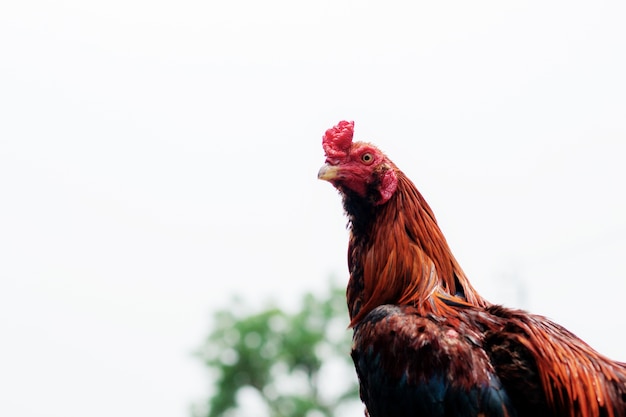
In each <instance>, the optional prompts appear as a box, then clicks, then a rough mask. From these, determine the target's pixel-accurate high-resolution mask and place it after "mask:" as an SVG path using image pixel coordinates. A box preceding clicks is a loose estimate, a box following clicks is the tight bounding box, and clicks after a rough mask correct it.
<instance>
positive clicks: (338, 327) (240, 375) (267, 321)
mask: <svg viewBox="0 0 626 417" xmlns="http://www.w3.org/2000/svg"><path fill="white" fill-rule="evenodd" d="M244 310H245V308H244V306H243V305H242V303H241V302H240V301H239V302H234V303H233V308H230V309H228V310H221V311H218V312H217V313H215V316H214V320H215V322H214V328H213V330H212V331H211V334H210V335H209V337H208V338H207V340H206V342H205V343H204V345H203V346H202V348H201V350H200V352H199V356H200V358H201V359H202V360H203V362H204V363H205V365H206V366H207V367H208V368H209V371H210V373H211V374H212V376H213V377H214V380H215V387H214V388H215V392H214V395H213V396H212V397H211V398H210V399H209V400H208V401H207V402H206V403H205V404H203V405H199V406H196V407H195V408H194V411H193V414H194V417H231V416H232V417H235V416H254V417H261V416H269V417H323V416H325V417H331V416H335V415H340V414H341V413H340V411H338V410H341V408H342V407H347V406H350V405H351V406H353V407H354V406H355V404H358V384H357V380H356V375H355V373H354V369H353V367H352V363H351V360H350V356H349V352H350V334H351V332H349V331H347V329H346V327H347V324H348V313H347V309H346V301H345V290H343V289H339V288H337V287H331V288H330V290H329V291H328V294H326V295H325V296H322V297H319V296H315V295H314V294H312V293H308V294H306V295H304V296H303V298H302V301H301V303H300V308H299V310H298V311H296V312H295V313H288V312H285V311H283V310H281V309H279V308H277V307H276V306H275V305H270V307H269V308H267V309H265V310H264V311H261V312H259V313H254V314H247V315H240V314H238V312H241V311H244ZM251 408H254V410H252V411H251V410H250V409H251Z"/></svg>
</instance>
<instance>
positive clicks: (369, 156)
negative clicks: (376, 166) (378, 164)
mask: <svg viewBox="0 0 626 417" xmlns="http://www.w3.org/2000/svg"><path fill="white" fill-rule="evenodd" d="M373 160H374V157H373V156H372V154H371V153H369V152H368V153H364V154H363V155H361V161H363V162H365V163H366V164H371V163H372V161H373Z"/></svg>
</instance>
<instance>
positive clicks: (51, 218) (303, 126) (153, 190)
mask: <svg viewBox="0 0 626 417" xmlns="http://www.w3.org/2000/svg"><path fill="white" fill-rule="evenodd" d="M624 21H626V3H624V2H622V1H618V0H616V1H606V2H600V1H587V2H573V1H567V2H550V3H549V4H548V2H544V1H536V2H521V1H520V2H517V1H516V2H501V1H495V0H494V1H477V2H466V1H448V2H429V3H426V2H415V1H410V2H408V1H407V2H403V1H385V2H374V1H341V0H340V1H319V0H318V1H312V2H295V1H286V0H283V1H274V0H270V1H264V2H257V1H246V0H239V1H231V2H219V1H196V0H182V1H171V0H170V1H167V0H162V1H156V2H155V1H143V0H124V1H121V0H113V1H111V0H109V1H106V2H104V1H103V2H93V1H92V2H85V1H79V0H73V1H55V2H51V1H21V2H18V1H12V2H11V1H8V2H4V3H3V4H2V5H0V56H1V58H0V280H1V281H0V335H1V348H0V392H2V395H1V398H0V415H3V416H13V417H22V416H24V417H38V416H46V417H75V416H76V417H78V416H81V417H83V416H90V417H110V416H113V415H115V416H138V415H150V416H154V417H166V416H167V417H183V416H188V407H189V405H190V403H191V402H192V401H194V400H200V399H203V398H204V397H205V395H206V393H207V391H206V390H207V386H208V383H207V380H206V377H205V373H204V372H205V371H204V369H203V368H202V366H201V365H200V363H198V362H197V361H195V360H194V359H193V358H192V357H191V352H192V351H193V350H194V349H196V348H197V347H198V346H199V345H200V344H201V343H202V341H203V339H204V337H205V336H206V335H207V334H208V330H209V317H210V313H211V312H212V311H214V310H215V309H216V308H218V307H225V306H228V304H229V303H228V301H229V299H230V296H231V295H232V294H242V296H243V297H244V298H245V299H247V300H249V302H250V303H251V304H252V305H261V304H262V301H263V300H265V299H266V298H267V297H270V296H271V297H273V298H274V299H276V300H278V301H279V302H280V303H281V304H282V305H285V306H288V307H294V306H295V302H296V301H297V300H298V296H299V294H301V293H302V292H303V291H305V290H309V289H313V290H318V289H321V288H324V285H325V284H326V282H327V281H328V277H329V275H331V274H335V275H336V276H337V277H338V279H339V280H340V282H344V281H345V275H346V267H345V249H346V237H347V234H346V231H345V218H344V217H343V216H342V212H341V203H340V199H339V197H338V195H337V193H336V192H335V191H334V190H333V189H332V187H331V186H330V185H328V184H327V183H323V182H321V181H318V180H317V179H316V174H317V170H318V168H319V166H320V165H321V164H322V162H323V159H324V158H323V153H322V149H321V136H322V134H323V132H324V130H325V129H327V128H328V127H330V126H332V125H333V124H335V123H336V122H337V121H338V120H340V119H349V120H355V121H356V136H357V138H358V139H363V140H371V141H373V142H375V143H376V144H378V145H379V146H380V147H381V148H382V149H384V150H386V152H387V153H388V155H389V156H390V157H391V158H392V159H393V160H394V161H395V162H396V163H397V164H398V165H399V166H400V167H401V168H402V169H403V170H404V171H405V172H406V173H407V174H408V175H409V176H410V177H411V178H412V179H413V180H414V181H415V182H416V183H417V185H418V187H419V188H420V189H421V190H422V192H423V193H424V194H425V196H426V197H427V199H428V201H429V202H430V204H431V205H432V206H433V208H434V210H435V212H436V214H437V216H438V219H439V222H440V224H441V226H442V228H443V229H444V232H445V233H446V235H447V237H448V240H449V242H450V244H451V246H452V248H453V250H454V252H455V254H456V255H457V257H458V258H459V260H460V262H461V263H462V265H464V267H465V269H466V271H467V272H468V273H469V275H470V276H471V277H472V280H473V282H474V283H475V285H476V286H477V287H478V288H479V290H481V292H482V293H483V294H484V295H486V296H487V297H488V298H489V299H490V300H492V301H495V302H503V303H505V304H507V305H511V306H523V307H525V308H528V309H530V310H532V311H533V312H537V313H541V314H545V315H548V316H550V317H552V318H554V319H556V320H557V321H558V322H560V323H562V324H564V325H566V326H567V327H569V328H570V329H571V330H573V331H574V332H576V333H577V334H579V335H581V336H583V337H584V338H585V339H586V340H587V341H589V342H590V343H591V344H592V345H593V346H595V347H597V348H598V349H599V350H601V351H602V352H603V353H606V354H608V355H609V356H611V357H614V358H617V359H621V360H626V355H625V354H624V353H623V339H622V334H623V331H622V328H623V316H624V313H623V308H622V305H623V293H624V290H626V282H625V278H626V259H625V256H624V253H625V250H626V219H625V216H624V213H626V196H625V190H626V164H625V163H624V158H625V156H626V76H625V75H624V74H626V25H625V24H624ZM520 282H522V283H523V286H524V288H525V293H526V295H525V296H522V295H520V294H521V292H520V291H518V286H519V285H520V284H519V283H520Z"/></svg>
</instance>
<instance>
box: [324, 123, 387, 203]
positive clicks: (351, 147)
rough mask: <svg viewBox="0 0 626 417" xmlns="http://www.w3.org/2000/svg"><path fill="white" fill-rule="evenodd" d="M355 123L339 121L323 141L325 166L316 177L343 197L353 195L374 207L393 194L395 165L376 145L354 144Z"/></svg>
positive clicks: (327, 132)
mask: <svg viewBox="0 0 626 417" xmlns="http://www.w3.org/2000/svg"><path fill="white" fill-rule="evenodd" d="M353 134H354V122H347V121H341V122H339V123H338V124H337V125H336V126H335V127H333V128H331V129H328V130H327V131H326V134H325V135H324V137H323V138H322V146H323V148H324V153H325V154H326V164H324V165H323V166H322V168H320V170H319V173H318V174H317V177H318V178H319V179H321V180H325V181H328V182H330V183H331V184H332V185H333V186H335V188H337V189H338V190H339V192H341V193H342V194H343V195H344V197H346V196H353V195H356V196H358V197H360V198H362V199H365V200H367V201H370V202H372V203H373V204H375V205H379V204H384V203H386V202H387V201H388V200H389V199H390V198H391V196H392V195H393V194H394V192H395V191H396V188H397V185H398V178H397V175H396V170H397V168H396V166H395V165H394V164H393V162H391V161H390V160H389V158H387V156H386V155H385V154H384V153H382V152H381V151H380V150H379V149H378V148H376V147H375V146H373V145H371V144H369V143H365V142H353V141H352V137H353Z"/></svg>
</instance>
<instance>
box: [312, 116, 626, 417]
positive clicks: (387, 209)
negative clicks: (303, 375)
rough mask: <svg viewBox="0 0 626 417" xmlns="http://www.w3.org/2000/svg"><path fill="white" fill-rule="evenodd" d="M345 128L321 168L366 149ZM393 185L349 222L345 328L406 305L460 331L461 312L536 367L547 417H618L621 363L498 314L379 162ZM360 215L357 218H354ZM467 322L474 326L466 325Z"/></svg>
mask: <svg viewBox="0 0 626 417" xmlns="http://www.w3.org/2000/svg"><path fill="white" fill-rule="evenodd" d="M353 129H354V123H353V122H340V123H339V124H338V125H337V126H336V127H334V128H332V129H329V130H328V131H327V132H326V134H325V136H324V138H323V146H324V151H325V153H326V156H327V163H331V164H339V163H340V162H339V161H340V160H341V158H344V157H346V156H348V155H349V154H350V152H351V151H353V150H355V149H357V148H359V147H364V146H369V147H371V149H373V150H376V151H378V150H377V149H376V148H374V147H373V146H371V145H369V144H364V143H362V142H352V138H353ZM384 165H385V167H386V169H390V170H392V171H393V173H394V174H395V179H397V187H396V188H395V191H394V192H393V194H392V195H391V196H390V198H389V199H388V200H386V201H385V202H384V204H377V203H376V204H371V205H370V206H367V207H366V209H365V210H366V213H365V214H364V215H365V216H366V217H367V218H368V219H371V221H369V220H368V221H366V222H363V221H361V219H360V218H357V217H358V216H357V215H354V214H351V213H350V212H349V211H350V210H349V209H348V204H347V203H346V200H347V199H348V197H349V196H348V195H347V193H348V191H346V190H344V189H342V188H340V187H339V186H337V185H336V184H335V186H337V187H338V188H339V189H340V191H342V193H344V205H345V206H346V212H348V216H349V218H350V231H351V233H350V242H349V248H348V266H349V271H350V281H349V284H348V288H347V298H348V308H349V312H350V318H351V321H350V326H351V327H354V326H357V325H358V324H359V323H360V322H361V321H362V320H363V319H364V317H365V316H367V315H368V313H370V312H371V311H372V310H374V309H376V308H377V307H379V306H382V305H386V304H391V305H398V306H412V307H414V308H415V309H416V310H417V312H418V313H419V314H420V315H421V316H424V317H425V316H432V317H441V318H443V319H445V320H447V321H448V322H449V323H456V325H461V322H462V321H463V320H466V319H467V314H466V313H467V312H468V311H474V310H476V311H484V312H485V313H484V314H483V313H481V314H482V315H481V314H479V315H478V316H477V317H483V315H484V316H485V317H488V319H476V320H478V321H480V320H483V321H480V325H481V326H483V327H484V328H485V331H486V332H492V333H498V332H500V333H501V334H502V337H506V338H509V339H510V340H512V341H513V342H514V343H516V344H517V346H522V347H523V348H525V349H527V351H528V352H530V354H531V355H532V358H533V360H534V362H535V364H536V368H537V372H538V375H539V378H540V381H541V384H542V389H543V392H544V395H545V399H546V401H547V403H548V405H549V407H550V409H551V414H552V415H555V416H556V415H558V416H569V417H599V416H606V417H626V364H624V363H621V362H615V361H611V360H609V359H608V358H606V357H604V356H602V355H601V354H599V353H598V352H596V351H595V350H594V349H592V348H591V347H590V346H589V345H587V344H586V343H585V342H583V341H582V340H581V339H579V338H578V337H576V336H575V335H574V334H572V333H571V332H569V331H567V330H566V329H564V328H563V327H561V326H559V325H558V324H555V323H553V322H551V321H550V320H548V319H546V318H544V317H541V316H536V315H532V314H529V313H526V312H524V311H518V310H510V309H505V308H503V307H500V306H495V305H493V304H491V303H490V302H488V301H487V300H485V299H484V298H483V297H481V296H480V294H479V293H478V292H477V291H476V290H475V289H474V287H473V286H472V285H471V283H470V282H469V280H468V278H467V276H466V275H465V273H464V272H463V270H462V269H461V267H460V265H459V263H458V262H457V260H456V259H455V257H454V256H453V255H452V252H451V250H450V248H449V246H448V243H447V242H446V239H445V237H444V235H443V233H442V231H441V229H440V228H439V226H438V224H437V221H436V219H435V216H434V214H433V211H432V210H431V208H430V207H429V205H428V204H427V203H426V201H425V199H424V198H423V196H422V195H421V194H420V192H419V191H418V190H417V188H416V187H415V185H414V184H413V183H412V182H411V181H410V180H409V179H408V178H407V177H406V176H405V175H404V173H402V171H400V170H399V169H398V168H397V167H396V166H395V164H393V162H391V161H390V160H389V159H388V158H387V157H386V156H384ZM361 215H362V213H360V212H359V216H361ZM474 324H475V323H474Z"/></svg>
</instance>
